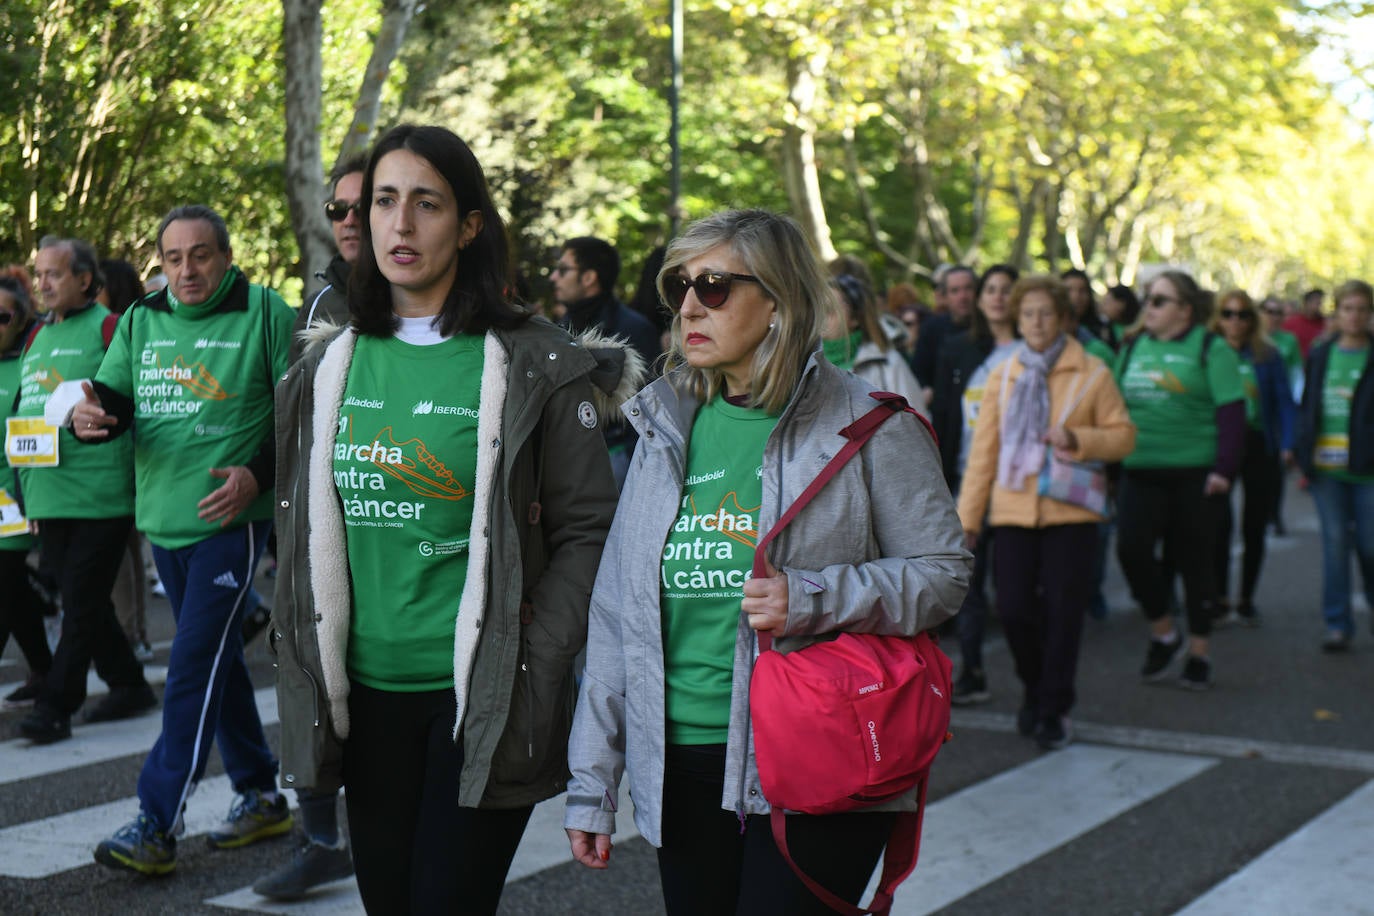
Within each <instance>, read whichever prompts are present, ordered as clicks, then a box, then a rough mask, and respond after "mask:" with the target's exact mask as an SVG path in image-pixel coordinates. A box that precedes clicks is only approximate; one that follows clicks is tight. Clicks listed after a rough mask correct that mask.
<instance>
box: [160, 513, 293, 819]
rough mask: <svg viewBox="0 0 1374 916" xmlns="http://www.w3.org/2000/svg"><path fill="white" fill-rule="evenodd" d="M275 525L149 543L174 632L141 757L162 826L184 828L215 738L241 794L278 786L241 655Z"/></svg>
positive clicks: (262, 523)
mask: <svg viewBox="0 0 1374 916" xmlns="http://www.w3.org/2000/svg"><path fill="white" fill-rule="evenodd" d="M271 528H272V523H271V522H270V521H260V522H252V523H250V524H248V525H245V526H243V527H240V528H232V529H230V530H229V531H225V532H222V533H220V534H215V535H211V536H210V537H208V538H206V539H205V540H203V541H198V542H196V543H195V544H192V545H190V546H189V547H181V548H178V549H176V550H167V549H165V548H162V547H158V546H156V545H154V547H153V559H154V561H156V563H157V571H158V575H160V576H161V577H162V584H163V585H165V586H166V587H167V598H168V600H169V601H170V602H171V605H172V616H173V617H175V618H176V624H177V629H176V637H175V638H174V639H173V640H172V656H171V659H170V661H169V662H168V664H167V686H166V689H165V690H164V692H163V697H162V734H161V735H159V736H158V739H157V743H155V744H154V745H153V749H152V750H151V751H150V752H149V753H148V758H147V760H145V761H144V763H143V772H142V773H140V774H139V777H138V798H139V802H140V803H141V804H142V807H143V810H144V812H145V813H146V814H148V815H149V817H150V818H151V819H152V820H153V822H154V823H156V824H157V826H158V827H159V828H160V829H162V830H166V831H174V830H177V829H178V828H179V826H180V823H181V813H182V807H183V806H184V805H185V803H186V799H187V797H188V796H190V794H191V792H192V790H193V789H194V788H195V786H196V784H197V783H199V782H200V777H201V775H202V774H203V773H204V772H205V763H206V760H207V758H208V756H209V753H210V742H211V741H212V740H213V741H214V742H215V743H217V744H218V745H219V754H220V758H221V759H222V760H223V761H224V770H225V772H226V773H227V774H228V775H229V779H230V781H231V782H232V783H233V786H234V791H235V792H240V793H241V792H243V791H245V790H247V789H258V790H260V791H264V792H269V791H272V790H273V789H274V788H276V773H277V761H276V759H275V758H274V757H273V756H272V751H271V750H270V749H269V748H268V746H267V739H266V737H265V736H264V735H263V731H262V720H261V719H260V718H259V717H258V707H257V701H256V700H255V698H254V697H253V682H252V681H251V680H249V677H248V665H247V664H246V663H245V662H244V660H243V617H244V614H245V613H247V610H248V591H249V589H250V588H251V586H252V582H253V572H254V570H256V569H257V566H258V559H259V558H260V557H261V556H262V550H263V547H265V546H266V545H267V534H268V532H269V531H270V530H271Z"/></svg>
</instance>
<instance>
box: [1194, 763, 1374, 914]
mask: <svg viewBox="0 0 1374 916" xmlns="http://www.w3.org/2000/svg"><path fill="white" fill-rule="evenodd" d="M1371 859H1374V782H1367V783H1365V784H1364V785H1363V786H1361V787H1360V788H1358V789H1356V790H1355V791H1354V792H1352V793H1351V794H1350V795H1349V796H1347V797H1346V798H1345V800H1344V801H1341V802H1339V803H1337V804H1335V805H1333V806H1331V807H1330V808H1328V809H1326V811H1324V812H1322V813H1321V814H1320V815H1318V816H1317V817H1315V818H1313V819H1312V820H1311V821H1308V822H1307V824H1305V825H1304V826H1303V827H1301V828H1300V829H1299V830H1297V831H1296V832H1294V833H1293V834H1291V835H1290V836H1289V837H1288V838H1287V839H1285V840H1283V841H1282V842H1280V843H1278V844H1277V845H1276V846H1274V847H1273V848H1271V849H1270V850H1269V851H1268V852H1266V853H1264V854H1263V855H1261V856H1260V857H1259V858H1257V859H1255V860H1254V861H1253V862H1251V863H1250V864H1248V865H1247V866H1245V868H1243V869H1241V870H1240V871H1239V872H1237V873H1236V874H1234V875H1232V876H1231V877H1230V878H1227V879H1226V880H1225V881H1223V882H1222V883H1221V884H1218V885H1217V886H1216V887H1214V888H1213V889H1212V890H1210V891H1208V892H1207V893H1206V894H1203V895H1202V896H1201V897H1199V898H1198V899H1197V900H1194V901H1193V902H1192V903H1191V904H1190V905H1189V906H1187V907H1185V908H1184V909H1182V910H1180V911H1179V913H1178V914H1177V916H1231V914H1232V913H1259V912H1264V913H1350V912H1355V911H1354V910H1352V909H1351V907H1352V905H1353V904H1354V902H1355V901H1357V900H1363V901H1365V905H1366V906H1367V905H1369V903H1370V901H1374V871H1371V870H1370V868H1369V862H1370V860H1371ZM1361 912H1368V910H1362V911H1361Z"/></svg>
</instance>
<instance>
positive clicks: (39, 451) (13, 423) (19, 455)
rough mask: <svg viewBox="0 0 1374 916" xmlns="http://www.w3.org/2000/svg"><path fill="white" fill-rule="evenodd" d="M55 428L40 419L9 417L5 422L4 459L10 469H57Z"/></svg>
mask: <svg viewBox="0 0 1374 916" xmlns="http://www.w3.org/2000/svg"><path fill="white" fill-rule="evenodd" d="M57 442H58V436H57V427H55V426H49V425H48V424H47V423H45V422H44V421H43V418H42V417H10V418H9V419H8V420H6V421H5V457H6V458H8V459H9V463H10V467H16V468H20V467H23V468H51V467H57V464H58V458H59V456H58V449H57Z"/></svg>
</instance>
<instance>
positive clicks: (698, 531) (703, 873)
mask: <svg viewBox="0 0 1374 916" xmlns="http://www.w3.org/2000/svg"><path fill="white" fill-rule="evenodd" d="M659 289H660V290H661V291H662V293H663V296H664V299H665V300H666V301H667V303H668V304H669V306H670V307H671V308H672V310H673V312H674V316H673V324H672V349H671V351H670V354H669V357H668V363H667V370H666V371H665V373H664V376H663V377H662V378H660V379H659V380H658V381H656V382H654V383H653V384H652V385H650V386H649V387H647V388H646V389H644V391H642V392H641V393H640V394H639V395H637V396H636V397H635V398H633V399H632V400H631V401H630V402H629V403H628V404H626V405H625V407H624V408H623V409H624V412H625V414H626V416H628V417H629V419H630V421H631V422H632V423H634V424H635V426H636V427H637V428H638V430H639V433H640V439H639V444H638V446H637V448H636V451H635V455H634V460H633V462H632V464H631V467H630V475H629V478H628V480H627V481H626V484H625V491H624V493H623V495H622V498H621V501H620V506H619V509H618V510H617V512H616V520H615V525H614V526H613V528H612V529H611V536H610V538H609V539H608V541H607V543H606V552H605V555H604V557H603V559H602V564H601V569H600V571H599V572H598V574H597V581H596V588H595V590H594V591H593V593H592V609H591V621H590V628H589V634H588V643H587V667H586V673H585V675H584V678H583V681H582V692H581V695H580V697H579V699H578V707H577V716H576V719H575V721H574V724H573V735H572V739H571V745H570V748H569V766H570V768H571V770H572V774H573V777H572V780H571V782H570V783H569V784H568V807H567V814H566V817H565V821H564V823H565V826H566V827H567V828H568V835H569V839H570V841H571V844H572V851H573V855H574V857H575V858H576V859H577V860H578V861H580V862H582V863H583V864H584V865H587V866H588V867H591V868H605V867H606V866H607V864H608V860H609V859H610V856H611V833H612V831H613V830H614V827H615V811H616V807H617V805H618V803H619V802H618V799H619V798H620V792H619V789H620V779H621V775H622V772H624V771H626V770H628V775H629V781H630V792H631V795H632V796H633V798H634V803H635V823H636V826H637V827H638V828H639V832H640V834H641V835H642V836H643V837H644V838H645V839H647V840H648V841H649V842H650V843H651V844H652V845H654V846H655V847H658V862H659V875H660V877H661V878H662V885H663V895H664V902H665V906H666V910H667V912H668V913H669V914H672V916H677V914H699V913H736V912H738V913H765V912H767V913H774V912H776V913H790V914H809V913H825V912H830V911H829V910H828V909H827V908H826V907H825V906H824V905H822V904H821V903H820V901H819V900H818V899H816V898H815V897H814V896H813V895H812V894H811V893H810V892H809V891H808V890H807V889H806V887H805V885H803V884H802V883H801V881H800V880H799V879H798V878H797V877H796V876H795V875H794V873H793V872H792V871H791V869H790V868H789V867H788V865H787V864H786V862H785V860H784V859H783V858H782V856H781V855H780V853H779V852H778V850H777V849H776V847H775V846H774V844H773V838H772V834H771V831H770V829H769V818H768V816H767V815H768V812H769V803H768V799H767V798H765V797H764V795H763V792H762V789H761V788H760V785H759V775H758V771H757V769H756V768H755V766H754V764H753V753H752V751H751V745H752V741H751V738H750V722H749V714H748V709H749V702H748V700H749V679H750V674H751V671H752V668H753V664H754V659H755V656H756V654H757V639H756V636H755V631H756V630H768V631H770V632H771V633H772V634H773V635H774V637H775V638H778V639H779V640H780V642H779V645H780V646H782V647H784V648H785V649H787V650H791V649H796V648H801V647H804V646H806V645H809V644H811V643H813V642H815V641H817V640H818V639H823V638H825V636H826V634H832V633H834V632H836V631H842V630H849V629H853V630H861V631H866V632H882V633H894V634H895V633H901V634H914V633H917V632H919V631H921V630H924V629H927V628H929V627H932V626H934V625H936V624H938V623H939V622H940V621H942V620H944V619H946V618H948V617H949V616H950V615H951V614H953V613H954V611H955V608H957V607H958V604H959V601H960V599H961V598H962V596H963V591H964V588H965V587H966V584H967V576H968V554H967V553H966V552H965V551H964V550H963V547H962V544H961V542H962V532H961V531H960V530H959V524H958V519H957V517H956V516H955V514H954V506H953V502H952V500H951V499H950V496H949V490H948V488H946V487H945V485H944V483H943V482H942V481H941V479H940V467H939V457H938V455H937V453H936V449H935V443H934V442H933V440H932V439H931V436H930V433H929V432H927V430H926V429H925V427H924V426H923V425H922V424H921V423H920V422H919V421H918V420H917V418H916V417H914V416H911V415H908V414H905V413H903V414H900V415H898V416H896V417H893V418H892V419H891V420H889V421H888V422H886V423H884V424H883V425H882V427H881V428H880V429H879V430H878V431H877V433H876V435H875V436H874V437H873V439H871V440H870V441H869V442H868V443H867V444H866V445H865V446H864V447H863V450H862V451H861V452H860V454H859V455H858V456H856V457H855V458H854V459H853V460H852V461H850V462H849V463H848V464H847V465H845V467H844V468H843V469H842V470H841V471H840V473H839V474H838V475H837V476H836V477H835V478H834V479H833V480H831V481H830V482H829V483H828V484H827V485H826V486H825V487H824V488H823V489H822V490H821V491H820V493H819V494H818V495H817V496H816V498H815V500H814V501H813V502H812V503H811V504H810V505H808V506H807V508H806V509H805V511H804V512H802V513H801V515H799V516H798V518H797V521H796V522H795V523H794V524H793V525H791V526H789V527H788V529H787V530H786V531H785V532H784V533H783V534H782V535H781V536H780V538H779V539H778V541H777V542H776V544H775V546H774V548H773V549H771V550H770V551H769V552H770V554H771V556H769V557H768V561H769V564H770V568H771V569H772V570H773V571H774V572H773V573H772V574H771V575H769V576H768V577H767V578H759V579H751V578H750V577H749V576H750V570H751V566H752V562H753V553H754V545H755V544H756V543H757V541H758V535H759V532H760V531H766V530H767V529H768V528H769V526H770V525H771V524H772V523H773V522H774V521H775V520H776V519H777V518H778V517H779V516H780V514H781V513H782V512H783V511H784V510H785V509H786V508H787V507H788V506H789V505H791V503H792V502H793V501H795V500H796V498H797V497H798V496H799V495H800V494H801V492H802V491H803V490H804V489H805V488H806V487H807V486H808V485H809V484H810V483H811V482H812V481H813V480H814V479H815V477H816V475H817V474H818V473H819V471H820V470H821V468H822V467H823V466H824V464H825V462H826V460H827V459H828V458H829V457H830V456H831V455H833V454H834V453H835V449H836V448H838V447H839V445H840V443H841V441H842V440H841V438H840V437H839V435H838V433H839V431H840V430H841V429H843V428H844V427H846V426H848V425H849V424H851V423H853V422H854V421H855V420H856V419H857V418H858V417H860V416H862V415H863V414H866V413H868V412H869V411H870V410H871V409H872V407H873V405H874V404H875V403H876V402H875V401H874V400H873V399H872V398H871V397H869V391H870V388H869V386H868V385H867V384H865V383H864V382H862V381H861V380H860V379H857V378H855V377H854V376H853V375H851V374H849V373H846V372H842V371H840V370H838V369H836V368H835V367H834V366H833V365H831V364H830V362H829V361H828V360H826V359H824V358H823V357H822V355H821V352H820V331H821V324H822V321H823V320H824V316H825V314H826V312H827V311H828V310H829V309H830V308H831V302H832V295H833V294H832V292H831V288H830V286H829V285H828V283H827V281H826V277H825V273H824V271H823V270H822V268H821V265H820V264H819V263H818V262H817V260H816V258H815V255H814V254H813V253H812V250H811V248H810V246H809V244H808V242H807V240H806V238H805V236H804V235H803V234H802V232H801V229H800V227H798V226H797V224H796V223H795V222H793V221H792V220H791V219H789V218H787V217H784V216H779V215H776V214H773V213H769V212H766V211H762V210H736V211H728V212H724V213H718V214H716V215H714V216H710V217H707V218H705V219H703V220H701V221H699V222H697V223H695V224H694V225H692V226H690V227H689V228H688V229H687V231H686V232H685V233H684V234H683V235H681V236H679V237H678V238H677V239H675V240H674V241H673V242H672V243H671V244H670V245H669V247H668V254H667V258H666V260H665V261H664V265H663V272H662V273H661V274H660V275H659ZM896 810H908V811H909V810H913V807H912V798H910V797H903V798H901V799H900V800H898V801H896V802H894V803H891V804H886V805H880V806H876V808H875V809H874V810H863V811H860V812H854V813H848V814H836V815H827V816H810V815H791V816H789V817H788V819H787V821H788V836H789V840H790V842H789V845H790V846H791V848H792V851H793V854H794V858H795V859H796V861H797V863H798V865H799V866H800V867H802V868H803V869H804V870H805V871H806V872H807V873H808V874H809V875H810V876H811V877H812V878H814V879H816V880H818V881H819V882H820V883H821V884H822V885H824V886H826V887H828V888H830V889H831V890H832V891H833V892H834V893H836V894H839V895H840V896H842V897H845V898H847V899H850V900H858V898H859V896H860V895H861V894H862V893H863V890H864V887H865V885H866V884H867V882H868V878H869V875H870V874H871V873H872V871H873V866H874V864H875V863H876V862H877V861H878V858H879V857H880V856H881V855H882V850H883V846H884V843H885V841H886V839H887V836H888V832H889V830H890V828H891V826H892V822H893V815H892V814H890V813H888V812H892V811H896Z"/></svg>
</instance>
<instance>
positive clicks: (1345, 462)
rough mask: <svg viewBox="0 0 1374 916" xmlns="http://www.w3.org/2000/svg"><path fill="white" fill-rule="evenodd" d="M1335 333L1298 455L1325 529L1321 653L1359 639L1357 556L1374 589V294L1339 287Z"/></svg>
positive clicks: (1313, 376) (1315, 361) (1313, 371)
mask: <svg viewBox="0 0 1374 916" xmlns="http://www.w3.org/2000/svg"><path fill="white" fill-rule="evenodd" d="M1335 298H1336V322H1335V324H1336V334H1335V336H1334V337H1333V338H1331V339H1330V340H1326V341H1323V342H1321V343H1318V344H1315V345H1313V347H1312V350H1311V352H1310V353H1309V354H1308V357H1307V379H1306V383H1305V384H1304V386H1303V395H1302V406H1301V408H1299V410H1298V432H1297V436H1296V437H1295V439H1294V447H1293V455H1294V459H1295V460H1296V461H1297V463H1298V466H1299V467H1300V468H1302V473H1303V476H1304V477H1306V478H1307V480H1308V489H1309V490H1310V491H1311V493H1312V498H1313V500H1314V501H1315V502H1316V504H1317V516H1318V518H1319V519H1320V520H1321V528H1322V617H1323V619H1324V621H1325V623H1326V637H1325V638H1324V639H1323V640H1322V649H1323V650H1324V651H1326V652H1344V651H1346V650H1347V649H1349V648H1350V643H1351V640H1352V639H1353V638H1354V635H1355V621H1354V619H1353V618H1352V617H1351V612H1350V554H1351V553H1352V552H1353V553H1354V554H1355V559H1356V561H1357V562H1358V563H1359V567H1360V577H1361V579H1363V580H1364V590H1365V594H1371V591H1370V590H1371V589H1374V372H1371V371H1370V370H1371V365H1374V362H1372V361H1374V347H1371V345H1370V332H1369V319H1370V314H1371V310H1374V289H1371V288H1370V285H1369V284H1368V283H1365V282H1364V281H1363V280H1348V281H1346V282H1345V283H1342V284H1341V285H1340V286H1339V287H1338V288H1337V289H1336V297H1335Z"/></svg>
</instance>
